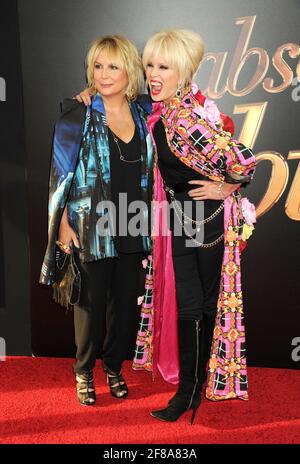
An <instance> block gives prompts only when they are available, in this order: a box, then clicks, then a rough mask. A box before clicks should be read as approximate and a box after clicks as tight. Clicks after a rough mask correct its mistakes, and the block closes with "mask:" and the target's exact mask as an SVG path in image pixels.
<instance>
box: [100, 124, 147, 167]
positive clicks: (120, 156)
mask: <svg viewBox="0 0 300 464" xmlns="http://www.w3.org/2000/svg"><path fill="white" fill-rule="evenodd" d="M107 126H108V125H107ZM108 127H109V126H108ZM109 129H110V127H109ZM110 132H111V134H112V136H113V139H114V142H115V144H116V145H117V147H118V151H119V158H120V160H121V161H123V163H138V162H139V161H141V159H142V158H139V159H136V160H127V159H126V158H125V157H124V155H123V153H122V151H121V148H120V145H119V139H118V137H117V136H116V134H115V133H114V132H113V131H112V130H111V129H110ZM133 137H134V136H133Z"/></svg>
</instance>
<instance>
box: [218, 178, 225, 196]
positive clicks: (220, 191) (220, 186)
mask: <svg viewBox="0 0 300 464" xmlns="http://www.w3.org/2000/svg"><path fill="white" fill-rule="evenodd" d="M223 185H224V181H223V180H222V181H220V182H219V185H218V188H217V194H218V195H221V196H222V200H225V194H224V192H223V190H222V188H223Z"/></svg>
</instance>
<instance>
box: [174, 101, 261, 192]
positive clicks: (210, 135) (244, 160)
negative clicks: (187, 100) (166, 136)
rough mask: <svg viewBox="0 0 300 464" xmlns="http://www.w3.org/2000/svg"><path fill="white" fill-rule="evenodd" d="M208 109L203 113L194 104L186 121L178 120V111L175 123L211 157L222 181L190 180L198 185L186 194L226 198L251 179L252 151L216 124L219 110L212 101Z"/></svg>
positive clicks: (188, 138) (254, 163)
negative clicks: (222, 177)
mask: <svg viewBox="0 0 300 464" xmlns="http://www.w3.org/2000/svg"><path fill="white" fill-rule="evenodd" d="M212 106H214V108H213V111H212ZM209 111H210V114H209V113H208V112H207V113H206V112H205V108H203V107H201V108H200V107H199V104H197V103H196V104H195V107H194V108H193V109H192V112H191V115H190V117H189V118H188V124H186V121H187V120H185V121H184V120H181V119H180V112H179V118H178V125H177V129H178V132H179V133H180V136H181V137H182V138H183V139H184V140H185V141H186V142H187V143H188V144H189V145H190V146H192V147H194V148H195V149H196V151H197V152H198V153H199V155H200V156H205V157H206V158H207V159H209V160H212V162H213V163H214V164H215V165H216V166H217V167H218V169H219V170H220V172H221V173H223V176H224V179H223V182H216V181H190V183H191V184H196V185H200V187H199V188H197V189H193V190H191V191H190V192H189V195H190V196H191V197H192V198H194V199H197V200H198V199H199V200H200V199H201V200H204V199H214V200H220V199H224V198H226V197H227V196H228V195H230V194H231V193H232V192H233V191H234V190H236V189H238V188H239V187H240V186H243V185H247V184H248V183H249V182H250V181H251V180H252V178H253V175H254V171H255V166H256V159H255V156H254V154H253V152H252V150H251V149H250V148H248V147H246V146H245V145H243V144H242V143H240V142H238V141H237V140H236V139H234V138H233V137H232V136H231V134H230V132H226V131H224V130H223V129H222V125H221V124H218V123H219V121H218V115H220V112H219V110H218V109H217V106H216V105H215V104H214V103H213V102H210V104H209ZM212 115H214V117H215V121H214V120H213V118H212ZM199 116H200V117H199Z"/></svg>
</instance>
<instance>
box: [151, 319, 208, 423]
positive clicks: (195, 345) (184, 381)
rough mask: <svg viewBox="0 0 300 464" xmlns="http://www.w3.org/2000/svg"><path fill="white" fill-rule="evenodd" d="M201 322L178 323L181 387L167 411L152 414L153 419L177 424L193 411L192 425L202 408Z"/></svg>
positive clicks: (180, 321)
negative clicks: (189, 411)
mask: <svg viewBox="0 0 300 464" xmlns="http://www.w3.org/2000/svg"><path fill="white" fill-rule="evenodd" d="M202 344H203V342H202V327H201V321H190V320H179V321H178V349H179V369H180V371H179V385H178V389H177V392H176V394H175V396H174V397H173V398H172V399H171V401H170V402H169V405H168V406H167V407H166V408H165V409H161V410H158V411H153V412H151V415H152V416H153V417H156V418H158V419H160V420H163V421H168V422H175V421H176V420H177V419H178V418H179V417H180V416H181V415H182V414H183V413H184V412H185V411H188V410H189V409H192V410H193V415H192V418H191V424H192V423H193V421H194V418H195V414H196V411H197V409H198V407H199V406H200V402H201V395H200V392H201V390H202V383H203V379H202V377H203V376H202V375H201V372H200V370H199V366H200V364H201V363H200V356H201V351H202V349H201V346H202Z"/></svg>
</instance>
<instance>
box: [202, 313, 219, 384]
mask: <svg viewBox="0 0 300 464" xmlns="http://www.w3.org/2000/svg"><path fill="white" fill-rule="evenodd" d="M215 320H216V311H210V312H207V313H203V320H202V331H203V333H202V338H201V341H202V347H201V353H202V354H201V357H200V364H199V372H200V376H201V377H202V386H203V385H204V384H205V382H206V379H207V369H208V366H207V363H208V360H209V358H210V352H211V346H212V341H213V334H214V328H215Z"/></svg>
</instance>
